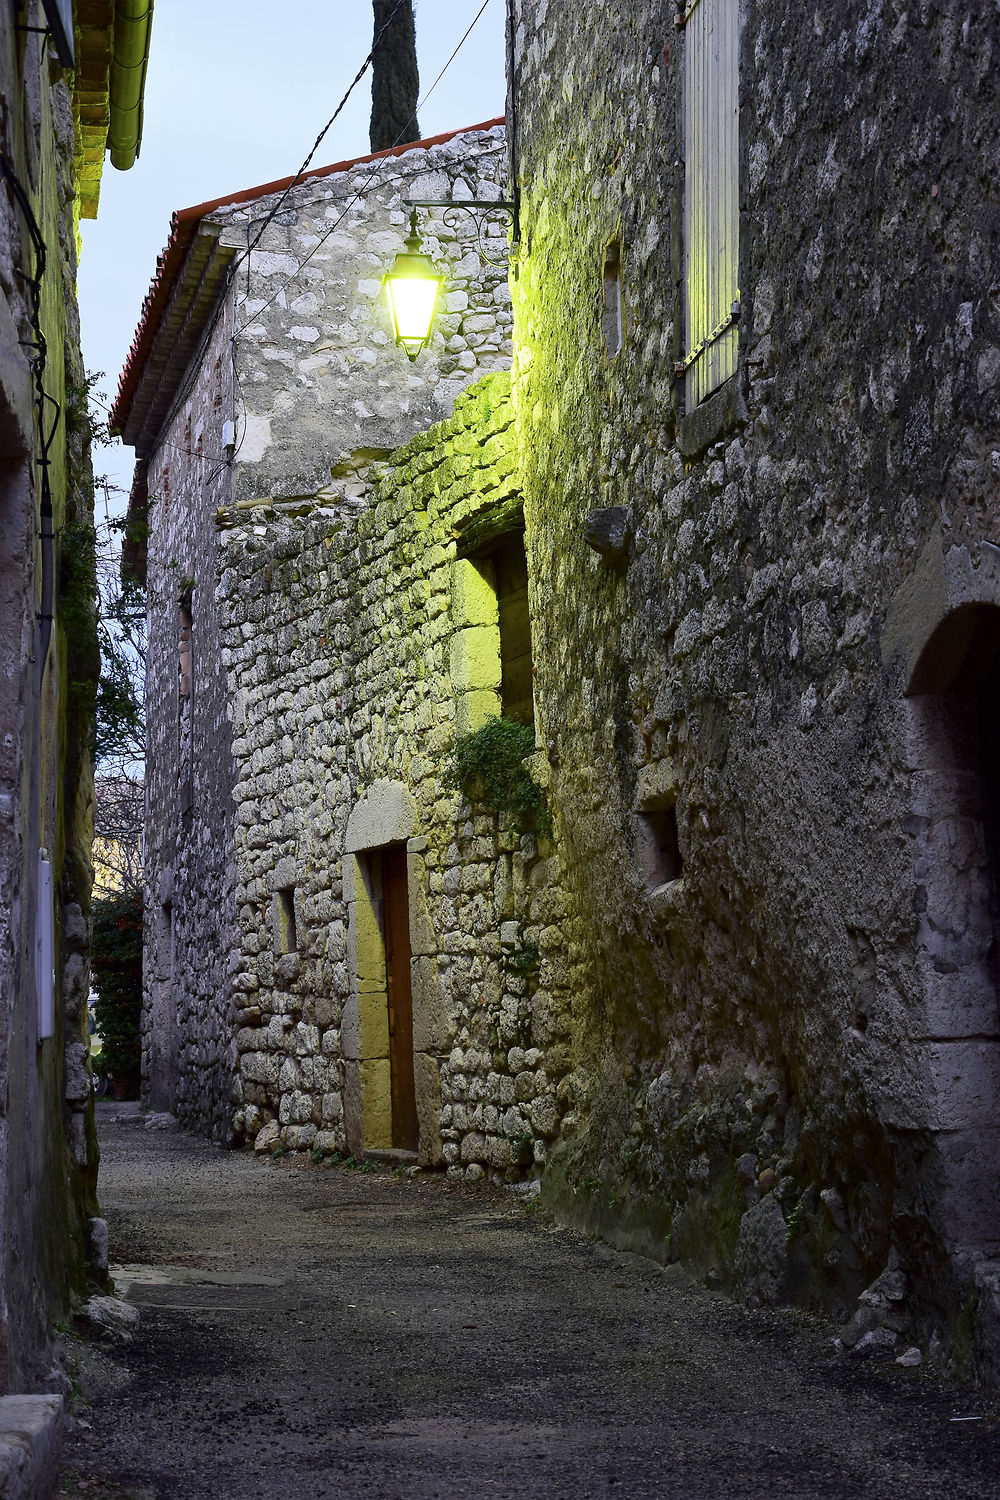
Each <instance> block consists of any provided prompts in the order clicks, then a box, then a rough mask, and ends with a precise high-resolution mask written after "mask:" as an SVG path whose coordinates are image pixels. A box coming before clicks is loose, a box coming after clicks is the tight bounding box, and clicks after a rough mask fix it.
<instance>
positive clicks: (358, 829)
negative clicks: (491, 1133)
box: [341, 780, 450, 1166]
mask: <svg viewBox="0 0 1000 1500" xmlns="http://www.w3.org/2000/svg"><path fill="white" fill-rule="evenodd" d="M416 822H417V816H416V803H415V802H414V799H413V796H412V793H411V792H410V790H409V788H408V787H406V786H404V785H403V783H402V782H399V781H388V780H379V781H375V782H373V783H372V785H371V786H370V787H369V788H368V789H367V791H366V792H365V794H364V796H363V797H362V798H361V799H360V800H359V801H358V802H357V803H356V804H355V806H354V808H353V810H352V812H351V814H350V817H349V818H348V820H347V834H346V838H345V850H344V864H343V879H344V899H345V902H346V903H347V926H348V953H349V957H350V979H351V993H350V997H349V999H348V1001H347V1004H346V1005H345V1007H344V1016H343V1020H342V1023H341V1057H342V1060H343V1068H344V1129H345V1133H346V1137H347V1147H348V1150H349V1151H350V1152H351V1153H352V1155H355V1156H360V1155H364V1154H365V1153H368V1152H385V1151H390V1150H392V1149H393V1144H392V1102H391V1077H390V1064H389V1027H388V997H387V991H386V970H385V935H384V932H383V931H382V929H381V926H380V923H379V918H378V911H377V905H378V901H379V896H380V893H379V892H378V891H376V890H375V889H374V880H375V879H377V877H375V871H376V870H377V869H378V868H379V864H380V860H379V859H378V858H377V857H378V856H380V855H381V854H382V852H383V850H385V849H387V848H390V847H393V846H396V847H399V846H400V845H402V846H404V847H405V849H406V866H407V892H408V899H409V933H410V987H411V993H412V999H413V1075H414V1092H415V1096H416V1110H417V1158H418V1160H419V1162H420V1164H421V1165H423V1166H438V1165H440V1162H441V1079H440V1063H441V1059H442V1057H443V1056H444V1055H446V1053H447V1049H448V1047H449V1045H450V1036H449V1028H448V1025H447V1021H446V1018H445V1016H444V1009H443V1004H442V996H441V986H440V983H439V979H438V974H437V965H436V962H435V945H434V941H433V933H432V930H431V924H430V919H429V916H428V913H427V904H426V896H425V891H426V871H425V867H424V860H423V854H424V851H425V850H426V848H427V840H426V838H422V837H418V836H417V833H416Z"/></svg>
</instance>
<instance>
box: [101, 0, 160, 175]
mask: <svg viewBox="0 0 1000 1500" xmlns="http://www.w3.org/2000/svg"><path fill="white" fill-rule="evenodd" d="M152 26H153V0H115V34H114V48H113V52H112V60H111V85H110V101H109V102H110V107H111V125H110V128H109V130H108V147H109V149H110V151H111V165H112V166H114V167H117V168H118V170H119V172H127V171H128V169H129V167H130V166H132V164H133V162H134V161H135V159H136V157H137V156H138V155H139V146H140V144H141V142H142V93H143V89H144V88H145V86H146V63H147V61H148V59H149V34H150V31H151V30H152Z"/></svg>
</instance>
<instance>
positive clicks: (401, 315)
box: [382, 209, 444, 360]
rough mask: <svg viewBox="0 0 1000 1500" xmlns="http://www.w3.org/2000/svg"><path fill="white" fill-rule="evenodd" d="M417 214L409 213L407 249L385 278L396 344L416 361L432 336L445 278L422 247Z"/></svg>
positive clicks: (398, 256)
mask: <svg viewBox="0 0 1000 1500" xmlns="http://www.w3.org/2000/svg"><path fill="white" fill-rule="evenodd" d="M416 220H417V214H416V210H415V209H414V210H413V212H412V214H411V216H410V234H409V238H408V239H407V241H406V250H405V251H403V250H401V251H400V252H399V254H398V255H397V256H396V259H395V260H394V261H393V263H392V265H391V266H390V268H389V270H388V271H387V272H386V274H385V277H384V278H383V281H382V285H383V286H384V287H385V292H386V297H387V298H388V300H389V311H390V312H391V314H392V326H393V332H394V333H395V337H396V343H397V344H398V345H399V346H400V348H401V349H405V350H406V353H407V355H408V357H409V358H410V359H411V360H415V359H416V357H417V355H418V354H419V353H420V351H421V349H426V347H427V345H428V344H429V343H430V338H431V324H432V322H433V319H434V308H435V306H436V305H437V299H438V293H439V292H440V290H441V285H442V283H443V281H444V277H443V276H441V275H440V274H439V273H438V270H437V267H436V266H435V264H434V262H433V261H432V260H431V258H430V256H429V255H424V254H423V252H422V251H421V248H420V236H419V234H418V233H417V222H416Z"/></svg>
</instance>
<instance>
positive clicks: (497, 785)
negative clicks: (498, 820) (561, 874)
mask: <svg viewBox="0 0 1000 1500" xmlns="http://www.w3.org/2000/svg"><path fill="white" fill-rule="evenodd" d="M534 748H535V731H534V730H533V729H532V728H531V727H530V725H527V724H518V723H516V722H515V721H514V720H513V719H507V718H503V717H501V718H498V719H487V721H486V723H485V724H483V725H482V727H481V728H480V729H474V730H473V731H472V732H471V733H470V734H463V735H459V737H458V739H456V741H455V744H454V746H453V748H452V752H451V759H450V761H449V763H448V769H447V774H446V781H447V784H448V785H449V786H453V787H455V788H457V789H458V790H459V791H461V792H463V793H464V795H465V796H466V797H468V799H469V801H470V802H472V803H478V804H479V805H480V806H483V807H487V808H489V809H491V810H492V811H493V812H497V813H509V814H512V815H514V816H515V817H518V816H520V817H524V818H526V819H530V820H531V823H532V826H533V827H534V829H535V832H536V833H537V834H538V835H539V836H540V837H541V838H550V837H551V835H552V815H551V813H550V812H549V809H548V807H547V805H546V802H545V793H544V792H543V790H542V788H541V787H540V786H539V785H538V783H537V781H535V780H534V778H533V777H532V775H531V772H530V771H529V770H528V767H527V766H526V765H525V760H526V759H527V757H528V756H529V755H531V754H532V752H533V751H534Z"/></svg>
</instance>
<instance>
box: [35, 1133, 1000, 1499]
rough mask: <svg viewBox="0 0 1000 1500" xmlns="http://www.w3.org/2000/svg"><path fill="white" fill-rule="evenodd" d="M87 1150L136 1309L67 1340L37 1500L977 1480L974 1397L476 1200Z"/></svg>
mask: <svg viewBox="0 0 1000 1500" xmlns="http://www.w3.org/2000/svg"><path fill="white" fill-rule="evenodd" d="M102 1108H103V1109H104V1110H105V1113H107V1110H108V1106H102ZM102 1149H103V1160H102V1167H101V1200H102V1206H103V1210H104V1212H105V1214H106V1215H107V1218H108V1221H109V1224H110V1230H111V1251H112V1260H113V1261H114V1262H116V1263H117V1264H116V1266H115V1267H114V1275H115V1279H116V1285H117V1289H118V1294H119V1296H123V1297H125V1298H126V1299H127V1301H128V1302H129V1303H130V1304H133V1305H134V1306H135V1307H136V1308H137V1309H139V1313H140V1316H139V1320H138V1323H137V1325H136V1331H135V1334H134V1337H133V1339H132V1341H131V1342H130V1343H127V1344H126V1343H110V1342H108V1343H105V1344H103V1345H102V1344H101V1343H99V1342H95V1341H94V1340H92V1339H88V1340H87V1341H85V1342H74V1343H73V1349H74V1351H75V1357H76V1360H77V1375H76V1378H77V1381H78V1384H79V1386H80V1387H81V1388H82V1390H83V1392H84V1396H85V1397H86V1399H87V1401H88V1402H89V1409H88V1408H86V1407H84V1409H83V1410H84V1417H85V1420H86V1421H88V1422H89V1423H90V1427H89V1429H88V1428H87V1427H81V1429H80V1432H79V1433H78V1434H77V1435H76V1436H74V1437H72V1438H71V1439H70V1441H69V1444H68V1447H67V1452H66V1461H65V1466H64V1476H63V1480H62V1486H63V1488H62V1491H61V1493H62V1494H64V1495H85V1494H89V1495H91V1496H117V1495H128V1496H131V1497H135V1500H265V1497H266V1500H299V1497H302V1500H314V1497H315V1500H319V1497H323V1500H328V1497H329V1500H333V1497H355V1496H357V1497H360V1496H365V1497H379V1500H383V1497H385V1500H404V1497H405V1500H429V1497H432V1496H440V1497H449V1500H450V1497H465V1496H469V1497H472V1496H475V1497H480V1496H487V1497H504V1500H507V1497H509V1500H535V1497H539V1500H540V1497H544V1500H585V1497H590V1496H614V1497H623V1500H625V1497H627V1500H631V1497H646V1496H656V1497H668V1500H703V1497H704V1500H708V1497H711V1500H723V1497H724V1500H744V1497H746V1500H750V1497H753V1500H771V1497H775V1496H795V1497H812V1496H831V1497H832V1496H835V1497H838V1500H870V1497H871V1500H874V1497H878V1500H888V1497H893V1500H920V1497H925V1496H926V1497H928V1500H929V1497H934V1500H941V1497H942V1496H945V1497H946V1500H961V1497H973V1496H975V1497H980V1496H982V1497H987V1496H988V1497H990V1500H994V1497H996V1496H997V1495H998V1494H1000V1420H998V1406H997V1403H996V1401H995V1400H992V1399H990V1398H987V1397H985V1396H983V1395H982V1394H977V1393H975V1392H970V1391H968V1390H964V1389H961V1388H958V1387H956V1386H953V1385H949V1384H947V1383H946V1382H945V1381H943V1380H942V1379H941V1378H940V1376H939V1375H938V1374H936V1373H935V1372H934V1371H933V1370H930V1369H929V1368H928V1366H927V1365H923V1366H921V1367H919V1368H917V1369H910V1370H908V1369H900V1368H899V1367H897V1366H896V1365H895V1364H893V1363H889V1364H888V1365H880V1364H877V1363H869V1364H866V1363H862V1362H858V1361H854V1360H852V1359H850V1358H848V1357H846V1356H837V1355H835V1354H833V1353H832V1351H831V1344H830V1340H831V1335H832V1330H831V1329H828V1328H825V1327H822V1326H821V1325H819V1324H818V1323H815V1322H811V1321H808V1320H805V1319H803V1318H801V1317H796V1316H794V1315H792V1314H789V1313H784V1312H782V1313H752V1312H748V1311H747V1310H746V1309H744V1308H741V1307H739V1306H735V1305H733V1304H731V1303H730V1302H728V1301H726V1300H725V1299H724V1298H723V1297H721V1296H718V1295H715V1294H713V1293H711V1292H708V1291H706V1290H705V1289H704V1288H703V1287H701V1286H698V1285H695V1284H694V1283H692V1282H691V1281H689V1280H688V1279H687V1278H686V1277H685V1276H684V1275H683V1274H682V1273H681V1272H679V1271H678V1270H677V1269H670V1270H667V1271H664V1270H663V1269H662V1268H661V1267H660V1266H658V1265H656V1264H654V1263H653V1262H651V1261H648V1260H645V1259H642V1258H641V1257H639V1256H634V1255H627V1254H620V1253H618V1252H615V1251H612V1250H610V1249H609V1248H608V1247H607V1246H605V1245H602V1244H600V1243H598V1242H593V1241H589V1240H587V1239H585V1238H584V1237H582V1236H580V1235H578V1234H576V1233H575V1232H573V1231H571V1230H568V1229H565V1228H560V1227H559V1226H557V1225H555V1224H553V1223H552V1222H551V1221H548V1220H546V1219H545V1217H544V1216H543V1215H539V1214H537V1213H531V1212H530V1211H528V1210H526V1209H525V1207H524V1206H523V1205H522V1204H521V1203H519V1202H517V1201H516V1200H514V1199H512V1198H510V1197H508V1196H506V1195H503V1194H500V1193H497V1192H483V1191H480V1190H478V1189H473V1188H470V1187H467V1186H466V1185H464V1184H458V1185H453V1184H451V1183H449V1182H447V1181H446V1180H444V1179H443V1178H441V1177H438V1176H436V1175H428V1174H422V1175H420V1176H418V1177H415V1178H405V1177H397V1176H395V1175H393V1174H392V1173H391V1172H390V1171H388V1170H385V1171H379V1172H377V1173H363V1172H359V1171H352V1170H347V1169H345V1168H344V1167H332V1168H331V1167H326V1166H314V1165H312V1164H308V1165H303V1164H301V1163H299V1162H297V1161H291V1160H282V1161H272V1160H268V1161H257V1160H254V1159H253V1158H251V1157H248V1156H245V1155H241V1154H237V1153H232V1152H226V1151H223V1150H221V1149H219V1148H218V1147H215V1146H212V1145H210V1144H208V1143H206V1142H204V1141H200V1140H196V1139H193V1138H191V1137H189V1136H186V1135H182V1134H176V1133H175V1134H167V1133H160V1132H156V1131H150V1130H146V1129H144V1128H142V1126H141V1125H136V1124H129V1125H124V1124H118V1125H115V1124H108V1123H107V1121H106V1120H105V1122H104V1123H103V1125H102ZM78 1405H79V1403H78ZM969 1418H972V1419H973V1420H968V1419H969ZM956 1419H961V1420H956Z"/></svg>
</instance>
